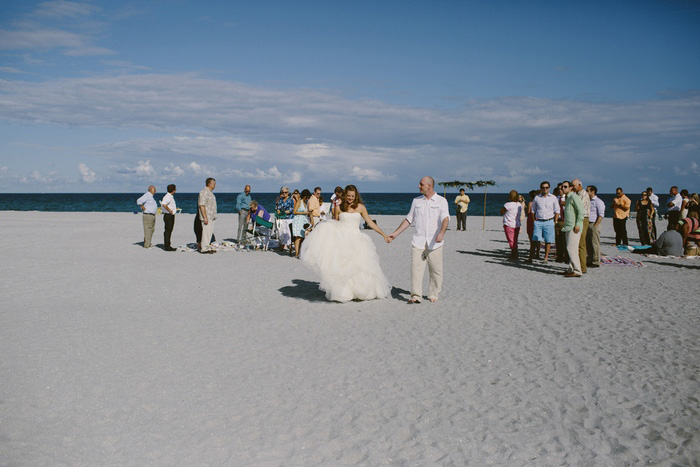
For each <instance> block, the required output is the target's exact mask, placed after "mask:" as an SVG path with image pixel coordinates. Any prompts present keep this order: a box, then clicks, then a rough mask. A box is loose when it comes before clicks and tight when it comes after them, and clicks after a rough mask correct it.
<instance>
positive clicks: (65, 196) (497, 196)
mask: <svg viewBox="0 0 700 467" xmlns="http://www.w3.org/2000/svg"><path fill="white" fill-rule="evenodd" d="M142 194H143V193H30V194H17V193H0V211H51V212H140V208H139V207H138V206H137V205H136V200H137V199H138V198H139V197H140V196H141V195H142ZM214 194H215V195H216V200H217V205H218V209H219V212H220V213H233V212H236V210H235V204H236V196H238V193H219V192H216V191H215V192H214ZM439 194H441V195H442V194H443V193H441V192H440V193H439ZM467 194H468V195H469V197H470V198H471V201H472V202H471V203H470V204H469V215H470V216H478V215H483V213H484V194H483V193H479V192H473V193H467ZM164 195H165V193H164V192H163V193H156V195H155V198H156V200H157V201H160V200H161V199H162V198H163V196H164ZM197 195H198V194H197V193H180V192H177V193H176V194H175V201H176V203H177V206H178V207H179V208H182V212H183V213H186V214H194V213H195V210H196V205H197ZM277 195H278V194H277V193H253V194H252V197H253V199H254V200H256V201H258V203H260V204H261V205H263V206H264V207H265V208H267V209H268V210H270V211H272V210H274V206H275V199H276V198H277ZM326 195H327V197H328V198H327V199H326V200H328V199H330V193H326ZM416 196H418V193H362V198H363V200H364V202H365V206H366V207H367V211H368V212H369V213H370V214H376V215H404V214H406V213H408V211H409V209H410V207H411V200H413V198H414V197H416ZM456 196H457V193H447V200H448V202H449V206H450V213H451V214H452V215H454V214H455V207H454V199H455V197H456ZM627 196H629V198H630V199H631V200H632V206H633V207H634V203H635V201H636V200H637V199H639V197H640V196H639V195H636V196H635V195H629V194H628V195H627ZM599 197H600V198H601V199H602V200H603V201H604V202H605V206H606V212H605V216H606V217H611V216H612V210H611V209H610V206H611V201H612V199H613V198H614V197H615V195H614V194H600V195H599ZM507 198H508V193H487V195H486V215H487V216H498V215H499V211H500V209H501V207H502V206H503V204H504V203H505V202H506V201H507ZM661 198H662V199H661V201H662V202H663V201H664V200H665V197H661Z"/></svg>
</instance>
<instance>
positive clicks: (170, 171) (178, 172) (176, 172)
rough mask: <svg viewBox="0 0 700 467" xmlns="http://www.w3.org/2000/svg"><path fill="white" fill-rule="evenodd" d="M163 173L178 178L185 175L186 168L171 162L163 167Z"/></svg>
mask: <svg viewBox="0 0 700 467" xmlns="http://www.w3.org/2000/svg"><path fill="white" fill-rule="evenodd" d="M163 175H166V176H169V177H174V178H177V177H182V176H183V175H185V171H184V169H182V168H180V166H177V165H174V164H172V163H171V164H170V165H168V166H166V167H165V168H164V169H163Z"/></svg>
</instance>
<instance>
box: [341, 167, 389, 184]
mask: <svg viewBox="0 0 700 467" xmlns="http://www.w3.org/2000/svg"><path fill="white" fill-rule="evenodd" d="M350 177H351V178H352V179H353V180H360V181H371V182H380V181H382V180H393V179H395V178H396V177H395V176H393V175H385V174H383V173H382V172H381V171H379V170H376V169H363V168H360V167H357V166H356V167H353V168H352V172H351V173H350Z"/></svg>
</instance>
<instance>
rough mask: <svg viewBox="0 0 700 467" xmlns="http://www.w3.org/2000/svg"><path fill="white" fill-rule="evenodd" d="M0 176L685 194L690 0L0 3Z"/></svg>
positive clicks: (5, 181)
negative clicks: (567, 187)
mask: <svg viewBox="0 0 700 467" xmlns="http://www.w3.org/2000/svg"><path fill="white" fill-rule="evenodd" d="M0 57H2V58H1V59H0V192H139V191H143V190H144V189H145V187H147V186H148V185H149V184H155V185H156V186H157V187H160V190H159V191H161V192H162V191H164V190H163V189H164V187H165V185H167V184H168V183H176V184H177V185H178V189H179V190H180V191H198V190H199V189H200V188H201V186H202V185H203V181H204V178H206V177H208V176H213V177H215V178H216V179H217V182H218V185H217V189H218V190H221V191H227V192H237V191H240V190H241V188H242V186H243V185H245V184H246V183H249V184H251V185H252V186H253V189H254V191H259V192H262V191H276V190H278V189H279V187H280V186H281V185H290V186H292V187H295V188H312V187H313V186H316V185H320V186H322V187H324V189H326V190H327V191H328V190H330V189H332V187H334V186H336V185H344V184H347V183H354V184H356V185H358V187H359V188H360V189H361V190H362V191H375V192H376V191H399V192H401V191H410V192H412V191H416V189H417V181H418V179H419V178H420V177H421V176H423V175H432V176H434V177H435V178H436V180H437V181H451V180H462V181H476V180H485V179H493V180H495V181H496V182H497V184H498V188H497V191H508V190H510V189H517V190H520V191H527V190H530V189H532V188H535V187H537V186H538V184H539V182H540V181H541V180H544V179H547V180H551V181H557V180H563V179H565V178H573V177H579V178H581V179H582V180H583V182H584V184H596V185H598V187H599V189H600V190H601V191H602V192H612V191H614V189H615V187H617V186H618V185H620V186H623V187H624V188H625V190H626V191H628V192H637V191H641V190H642V189H644V188H646V186H648V185H652V186H654V187H655V188H656V191H657V192H661V193H662V192H666V191H667V190H668V187H669V186H670V185H674V184H675V185H679V186H681V187H685V188H688V189H689V190H690V191H691V192H693V191H698V190H700V183H698V180H700V176H699V175H700V167H699V164H700V3H698V2H696V1H680V0H678V1H676V0H668V1H663V0H657V1H650V0H637V1H629V2H628V1H606V2H596V1H586V2H581V1H565V0H561V1H518V2H516V1H493V2H486V1H478V2H477V1H377V0H375V1H362V0H354V1H352V2H350V1H344V2H340V1H295V2H289V1H245V2H239V1H204V2H195V1H185V0H167V1H166V0H162V1H142V2H133V3H128V2H123V1H119V2H117V1H114V2H106V1H87V2H82V1H75V2H70V1H47V2H32V1H22V2H17V1H9V0H0Z"/></svg>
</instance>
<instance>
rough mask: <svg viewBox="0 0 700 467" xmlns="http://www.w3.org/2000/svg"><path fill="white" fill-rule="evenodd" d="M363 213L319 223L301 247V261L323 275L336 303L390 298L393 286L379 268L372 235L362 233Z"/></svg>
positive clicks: (328, 293) (324, 285)
mask: <svg viewBox="0 0 700 467" xmlns="http://www.w3.org/2000/svg"><path fill="white" fill-rule="evenodd" d="M361 221H362V216H361V215H360V213H359V212H352V213H349V212H341V213H340V220H339V221H335V220H329V221H324V222H321V223H320V224H318V225H317V226H316V227H315V228H314V229H313V230H312V231H311V233H310V234H309V235H308V236H307V237H306V239H305V240H304V243H303V244H302V246H301V255H300V257H301V260H302V261H303V262H304V263H305V264H307V265H308V266H310V267H311V268H313V269H314V270H315V271H316V272H317V273H318V274H319V275H320V276H321V286H320V287H321V290H323V291H324V292H326V298H328V300H332V301H335V302H348V301H350V300H355V299H357V300H373V299H375V298H386V297H388V296H389V293H390V292H391V284H389V281H388V280H387V278H386V276H385V275H384V273H383V272H382V268H381V267H380V266H379V256H378V255H377V250H376V248H375V246H374V243H373V242H372V239H371V238H369V235H367V234H365V233H362V232H361V231H360V222H361Z"/></svg>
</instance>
